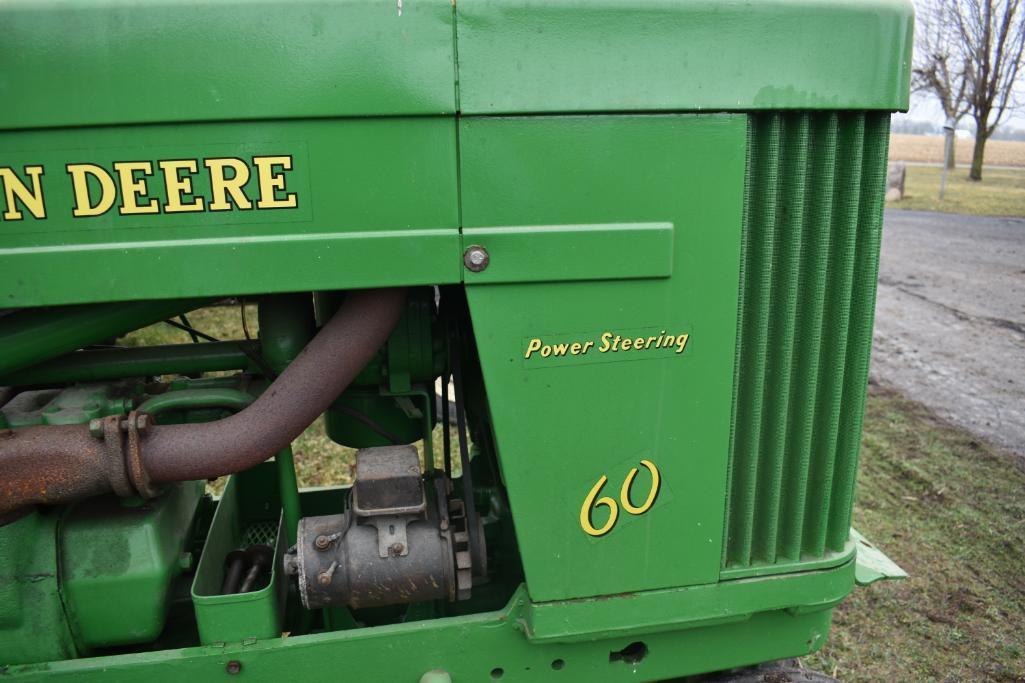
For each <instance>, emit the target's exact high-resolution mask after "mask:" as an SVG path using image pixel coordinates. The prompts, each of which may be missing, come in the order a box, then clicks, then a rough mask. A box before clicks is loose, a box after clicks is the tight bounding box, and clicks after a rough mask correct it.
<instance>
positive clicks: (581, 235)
mask: <svg viewBox="0 0 1025 683" xmlns="http://www.w3.org/2000/svg"><path fill="white" fill-rule="evenodd" d="M912 21H913V18H912V10H911V7H910V4H909V3H908V2H906V1H905V0H900V1H896V0H850V1H847V2H832V1H827V0H805V1H803V2H785V1H783V0H758V1H756V2H737V1H733V0H730V1H729V2H720V1H718V0H688V1H684V0H551V1H549V2H530V1H527V0H459V2H456V1H455V0H398V1H397V2H395V1H394V0H317V1H314V0H294V1H292V2H278V3H272V2H265V1H260V0H237V1H235V2H212V1H210V0H168V1H166V2H148V1H142V0H44V1H39V0H11V1H9V2H4V3H2V4H0V36H2V37H0V102H2V106H0V209H2V212H0V307H2V310H0V678H3V679H4V680H7V679H11V680H44V679H45V680H51V679H53V680H63V679H74V680H76V681H78V680H82V681H92V680H98V681H140V680H146V681H154V682H156V681H165V680H166V681H181V680H196V681H199V680H220V679H224V678H231V677H243V678H248V679H250V680H275V679H277V680H303V681H319V680H325V681H327V680H331V681H355V682H360V683H363V682H368V681H382V682H387V683H390V682H393V681H394V682H403V681H405V682H409V683H417V682H420V683H450V682H453V681H454V682H456V683H463V682H468V681H492V680H502V681H508V682H510V683H512V682H514V681H641V680H643V681H655V680H664V679H669V678H674V677H681V676H693V675H711V676H714V677H717V678H716V680H737V681H741V680H758V679H759V677H763V678H764V677H765V676H768V675H769V674H768V673H765V672H766V671H768V669H766V668H765V667H761V668H755V669H750V668H745V667H750V666H754V665H759V664H762V663H765V662H772V661H777V660H786V659H788V658H794V657H799V656H802V655H805V654H808V653H811V652H814V651H815V650H817V649H818V648H820V647H821V646H822V645H823V644H824V643H825V641H826V638H827V635H828V632H829V627H830V620H831V615H832V611H833V608H834V607H835V606H836V605H837V604H838V603H839V602H841V601H842V600H843V599H844V597H845V596H846V595H848V594H849V593H850V592H851V590H853V588H854V586H855V583H859V584H865V583H870V582H872V581H874V580H876V579H880V578H886V577H897V576H900V575H902V572H901V571H900V569H899V568H898V567H897V566H896V565H894V564H893V563H892V562H890V561H889V560H887V559H886V557H885V556H883V555H882V553H881V552H879V551H878V550H876V549H875V548H874V547H873V546H871V545H870V544H869V543H868V542H867V541H865V540H864V539H863V538H861V537H860V536H859V535H858V534H857V533H856V532H855V531H853V530H852V529H851V508H852V500H853V496H854V489H855V475H856V471H857V462H858V446H859V440H860V434H861V425H862V416H863V410H864V401H865V391H866V382H867V375H868V367H869V354H870V345H871V339H872V321H873V310H874V302H875V290H876V278H877V266H878V256H879V236H880V228H881V222H882V206H883V195H884V184H885V176H886V163H887V145H888V141H889V120H890V114H891V113H892V112H893V111H896V110H902V109H906V108H907V106H908V79H909V69H910V67H909V62H910V49H911V36H912ZM254 305H255V308H256V311H255V312H254V311H253V310H252V308H253V306H254ZM214 306H216V307H218V309H217V310H218V311H220V314H221V316H222V317H228V318H230V319H232V320H233V321H234V320H236V319H238V320H240V321H241V324H240V325H238V326H236V327H233V328H232V329H238V330H240V332H238V333H233V334H232V335H231V336H232V337H234V338H223V337H222V336H219V335H217V334H214V333H212V332H211V331H210V330H209V329H203V326H202V325H200V324H198V323H196V324H193V322H194V321H195V320H197V319H198V318H197V316H196V314H193V319H192V321H190V319H189V314H190V313H192V312H193V311H195V310H196V309H203V308H209V307H214ZM247 306H248V307H249V308H250V311H249V317H248V318H247V317H246V307H247ZM235 307H238V308H235ZM165 321H166V324H167V325H173V326H175V327H177V328H179V329H180V330H183V331H184V332H185V333H187V335H188V337H190V338H191V342H188V343H174V344H168V343H155V344H153V343H149V344H141V345H140V344H139V343H138V340H139V339H140V338H144V337H145V335H143V336H142V337H140V336H139V335H135V336H134V337H133V338H132V339H134V340H135V343H133V344H129V343H127V342H126V341H125V335H127V334H129V333H132V332H133V331H136V330H140V329H142V328H146V327H147V326H149V325H152V324H155V323H163V322H165ZM257 328H258V333H257V332H256V329H257ZM318 421H319V422H318ZM315 422H316V423H317V424H318V425H322V429H323V433H324V434H325V435H326V438H329V439H330V440H331V441H332V442H334V443H336V444H340V445H342V446H345V447H348V448H350V449H355V456H354V460H353V463H352V469H351V478H350V479H349V481H348V483H347V484H346V485H333V486H322V487H315V488H300V487H299V486H298V485H297V476H296V459H297V458H296V457H294V452H293V444H294V442H295V441H296V440H297V439H298V438H300V436H301V435H302V434H303V433H304V432H305V431H306V430H307V429H308V428H309V427H310V425H311V424H313V423H315ZM343 452H344V453H351V451H341V450H339V451H338V453H343ZM336 457H337V458H341V457H342V456H341V455H337V456H336ZM339 466H340V463H339ZM226 475H230V476H229V478H228V479H227V483H226V485H224V486H223V488H222V484H223V481H220V482H218V483H217V484H216V485H210V484H209V483H208V482H210V481H213V480H217V479H218V478H220V477H224V476H226ZM714 672H719V673H714ZM723 672H725V673H723ZM795 675H799V676H810V674H806V673H804V672H798V671H797V670H796V669H794V667H793V666H790V665H787V664H783V665H775V666H774V668H773V673H772V676H775V678H771V680H787V679H788V678H787V677H792V676H795ZM767 680H770V679H767Z"/></svg>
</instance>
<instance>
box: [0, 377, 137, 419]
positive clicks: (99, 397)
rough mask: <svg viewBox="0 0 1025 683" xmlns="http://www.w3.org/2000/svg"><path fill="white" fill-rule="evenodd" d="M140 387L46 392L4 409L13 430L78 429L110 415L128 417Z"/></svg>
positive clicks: (80, 387)
mask: <svg viewBox="0 0 1025 683" xmlns="http://www.w3.org/2000/svg"><path fill="white" fill-rule="evenodd" d="M139 389H140V388H139V387H138V386H128V387H125V386H122V387H115V386H111V385H109V384H83V385H77V386H71V387H67V388H64V389H43V390H37V391H32V392H25V393H24V394H21V395H18V396H16V397H15V398H14V399H12V400H11V401H10V402H9V403H7V405H5V406H4V407H3V408H0V414H2V415H3V416H4V418H5V420H6V422H7V424H8V426H10V427H12V428H17V427H28V426H30V425H75V424H84V423H86V422H88V421H89V420H92V419H95V418H99V417H106V416H107V415H124V414H126V413H127V412H128V411H129V410H131V406H132V405H133V402H134V401H135V399H136V398H138V397H139V394H140V393H141V392H140V390H139Z"/></svg>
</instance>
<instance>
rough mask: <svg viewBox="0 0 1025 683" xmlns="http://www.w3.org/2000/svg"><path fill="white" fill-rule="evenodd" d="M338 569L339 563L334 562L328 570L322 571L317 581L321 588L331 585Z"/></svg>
mask: <svg viewBox="0 0 1025 683" xmlns="http://www.w3.org/2000/svg"><path fill="white" fill-rule="evenodd" d="M336 569H338V562H337V561H335V562H332V563H331V566H330V567H328V568H327V569H326V570H324V571H322V572H321V573H320V574H319V575H318V576H317V581H318V582H319V583H320V585H321V586H326V585H328V584H329V583H331V577H332V576H334V574H335V570H336Z"/></svg>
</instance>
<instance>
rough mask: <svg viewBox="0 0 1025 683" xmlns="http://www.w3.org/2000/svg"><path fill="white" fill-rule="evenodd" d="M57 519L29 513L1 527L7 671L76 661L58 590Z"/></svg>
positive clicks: (0, 624) (0, 607)
mask: <svg viewBox="0 0 1025 683" xmlns="http://www.w3.org/2000/svg"><path fill="white" fill-rule="evenodd" d="M58 516H59V515H58V513H55V512H50V513H40V512H31V513H29V514H28V515H26V516H25V517H22V518H21V519H19V520H17V521H14V522H10V523H8V524H5V525H4V526H0V661H2V662H4V664H5V665H6V664H20V663H22V662H47V661H60V660H64V659H71V658H74V657H76V656H77V655H78V648H77V647H76V645H75V640H74V637H73V636H72V634H71V629H70V628H69V626H68V621H67V619H66V618H65V616H64V606H63V605H62V603H61V596H60V587H59V585H58V577H59V575H60V573H59V570H58V564H57V545H56V539H57V523H58Z"/></svg>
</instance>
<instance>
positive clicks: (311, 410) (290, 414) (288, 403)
mask: <svg viewBox="0 0 1025 683" xmlns="http://www.w3.org/2000/svg"><path fill="white" fill-rule="evenodd" d="M405 301H406V294H405V290H404V289H377V290H366V291H359V292H352V293H350V294H349V296H348V297H347V298H346V300H345V303H344V304H343V305H342V307H341V308H340V309H339V310H338V312H337V313H335V315H334V316H333V317H332V318H331V320H330V321H329V322H328V323H327V324H326V325H325V326H324V328H323V329H322V330H321V331H320V332H319V333H318V334H317V336H316V337H314V338H313V340H312V341H310V343H309V344H308V345H307V346H306V348H305V349H303V351H302V353H300V354H299V355H298V357H296V359H295V360H294V361H293V362H292V363H291V364H290V365H289V366H288V367H287V368H285V370H284V372H282V373H281V375H280V376H279V377H278V378H277V379H276V380H275V381H274V382H273V383H272V384H271V385H270V386H269V387H267V389H266V390H265V391H264V392H263V394H261V395H260V397H259V398H257V399H256V400H255V401H254V402H253V404H252V405H250V406H249V407H248V408H246V409H244V410H242V411H240V412H238V413H236V414H234V415H232V416H230V417H227V418H224V419H223V420H217V421H216V422H207V423H202V424H185V425H150V426H147V427H145V428H142V427H140V428H139V429H138V431H137V432H132V431H131V429H130V430H129V434H128V435H127V436H124V437H121V436H115V435H114V434H113V433H112V432H111V431H110V430H109V429H107V428H106V427H105V428H104V432H105V433H104V434H103V435H102V439H103V440H101V439H100V438H97V437H96V436H93V435H92V434H90V430H89V428H88V427H87V426H85V425H75V426H61V427H55V426H40V427H26V428H23V429H18V430H0V515H2V514H4V513H6V512H9V511H11V510H16V509H17V508H20V507H22V506H24V505H31V504H36V503H47V504H54V503H66V502H70V501H72V500H78V499H80V498H84V497H87V496H90V495H96V494H99V493H103V492H106V491H111V490H114V491H123V490H124V489H125V483H126V481H127V482H130V486H131V487H134V488H135V489H136V490H138V491H140V492H143V491H142V490H143V489H145V488H146V487H147V486H148V485H149V484H150V483H154V484H157V483H161V482H172V481H188V480H192V479H212V478H214V477H219V476H222V475H225V474H232V473H235V472H240V471H242V470H245V469H248V468H250V467H253V466H255V465H257V464H259V463H261V462H263V461H264V460H267V459H269V458H270V457H271V456H273V455H275V454H276V453H277V452H278V451H280V450H282V449H283V448H285V447H287V446H288V445H290V444H291V442H292V441H293V440H294V439H295V438H296V437H297V436H299V434H301V433H302V431H303V430H304V429H305V428H306V427H308V426H309V425H310V424H311V423H312V422H313V421H314V420H315V419H316V418H317V417H318V416H319V415H320V414H321V413H323V412H324V410H326V409H327V407H328V406H329V405H331V403H332V402H333V401H334V400H335V398H337V396H338V395H339V394H340V393H341V392H342V391H343V390H344V389H345V388H346V387H347V386H348V385H349V384H350V383H351V382H352V380H353V378H355V377H356V375H357V374H359V372H360V370H362V369H363V366H364V365H366V364H367V362H368V361H369V360H370V359H371V357H372V356H373V355H374V354H375V353H376V352H377V350H378V349H379V348H380V347H381V345H382V344H384V342H385V341H387V339H388V335H389V334H390V333H391V331H392V329H393V328H394V327H395V324H396V323H397V322H398V320H399V318H400V317H401V315H402V313H403V311H404V309H405ZM109 419H110V418H108V420H109ZM126 422H129V421H126ZM135 424H138V420H136V423H135ZM112 439H113V440H117V439H123V441H122V442H121V443H119V444H113V445H114V446H116V447H115V448H111V445H112V444H111V443H110V440H112ZM112 453H115V454H116V453H121V454H123V457H121V458H117V457H112V456H111V454H112ZM140 479H141V480H142V481H140Z"/></svg>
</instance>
